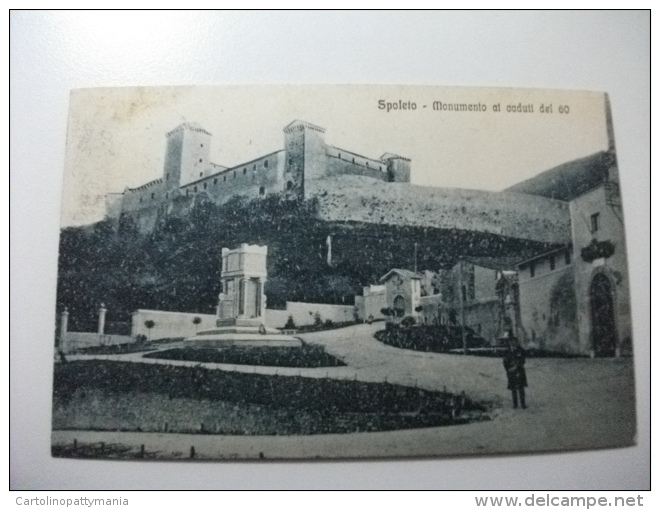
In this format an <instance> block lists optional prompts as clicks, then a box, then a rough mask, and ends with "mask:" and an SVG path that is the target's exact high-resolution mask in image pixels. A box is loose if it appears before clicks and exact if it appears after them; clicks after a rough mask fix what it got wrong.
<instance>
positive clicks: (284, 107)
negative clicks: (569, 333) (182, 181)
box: [62, 85, 608, 226]
mask: <svg viewBox="0 0 660 510" xmlns="http://www.w3.org/2000/svg"><path fill="white" fill-rule="evenodd" d="M438 102H441V103H442V104H443V105H445V107H443V108H442V109H439V108H437V104H438ZM388 103H389V104H390V107H389V108H388ZM434 103H435V104H436V108H435V109H434ZM455 104H465V105H474V106H473V107H472V110H473V111H453V110H450V109H447V108H449V106H448V105H455ZM394 105H396V107H395V106H394ZM542 106H543V107H544V108H543V110H547V109H548V107H549V106H551V111H548V112H546V111H541V110H542V108H541V107H542ZM388 110H389V111H388ZM474 110H478V111H474ZM523 110H527V111H523ZM296 119H299V120H304V121H307V122H311V123H312V124H316V125H318V126H321V127H323V128H325V129H326V133H325V140H326V143H327V144H329V145H333V146H336V147H339V148H341V149H344V150H348V151H351V152H355V153H358V154H361V155H364V156H367V157H371V158H379V157H380V156H381V155H382V154H383V153H386V152H390V153H395V154H399V155H401V156H405V157H407V158H410V159H411V160H412V161H411V182H412V183H413V184H417V185H422V186H436V187H450V188H471V189H483V190H492V191H499V190H502V189H504V188H506V187H508V186H511V185H513V184H515V183H517V182H520V181H522V180H525V179H527V178H530V177H533V176H534V175H537V174H538V173H540V172H542V171H544V170H547V169H549V168H552V167H553V166H556V165H558V164H561V163H564V162H567V161H570V160H573V159H576V158H579V157H583V156H587V155H589V154H593V153H595V152H597V151H600V150H604V149H606V148H607V145H608V141H607V129H606V124H605V101H604V95H603V94H602V93H598V92H584V91H565V90H564V91H557V90H541V89H539V90H533V89H507V88H458V87H455V88H447V87H423V86H415V87H406V86H347V85H341V86H340V85H337V86H286V85H278V86H255V87H245V86H233V87H231V86H225V87H162V88H156V87H152V88H106V89H103V88H97V89H79V90H74V91H72V93H71V98H70V110H69V123H68V129H67V147H66V161H65V172H64V187H63V193H64V196H63V207H62V226H73V225H82V224H87V223H91V222H94V221H98V220H100V219H102V218H103V216H104V213H105V196H106V194H107V193H117V192H122V191H123V190H124V189H125V188H126V187H136V186H139V185H141V184H144V183H146V182H148V181H150V180H153V179H156V178H159V177H161V176H162V172H163V163H164V153H165V141H166V139H165V135H166V133H167V132H169V131H171V130H172V129H174V128H175V127H176V126H177V125H179V124H180V123H182V122H191V123H192V122H197V123H199V124H200V125H201V126H202V127H204V128H205V129H206V130H207V131H209V132H210V133H211V134H212V135H213V138H212V142H211V149H210V151H211V161H212V162H214V163H217V164H220V165H224V166H230V167H231V166H234V165H239V164H241V163H243V162H245V161H249V160H251V159H254V158H256V157H258V156H261V155H263V154H267V153H270V152H274V151H277V150H280V149H282V148H283V146H284V134H283V131H282V129H283V128H284V127H285V126H286V125H287V124H289V123H290V122H291V121H293V120H296Z"/></svg>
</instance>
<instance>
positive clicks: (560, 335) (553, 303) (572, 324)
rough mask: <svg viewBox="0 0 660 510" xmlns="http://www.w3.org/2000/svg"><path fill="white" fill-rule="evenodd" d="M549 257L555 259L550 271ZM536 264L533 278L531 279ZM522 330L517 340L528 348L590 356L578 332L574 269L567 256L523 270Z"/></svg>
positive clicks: (558, 255) (544, 260)
mask: <svg viewBox="0 0 660 510" xmlns="http://www.w3.org/2000/svg"><path fill="white" fill-rule="evenodd" d="M550 256H554V258H555V260H554V262H553V264H554V268H551V260H550V258H549V257H550ZM532 264H533V272H534V276H531V272H532ZM518 282H519V288H520V316H521V328H520V330H519V331H518V338H519V339H520V341H521V344H522V345H523V347H525V348H537V349H545V350H549V351H556V352H566V353H573V354H580V353H582V354H586V353H588V346H586V345H581V342H580V341H579V337H578V330H577V316H576V295H575V278H574V275H573V265H572V263H571V262H570V261H569V259H567V258H566V256H565V253H564V252H560V253H555V254H553V255H548V256H545V257H541V258H538V259H536V260H533V261H530V262H528V263H527V264H524V265H522V266H520V268H519V273H518Z"/></svg>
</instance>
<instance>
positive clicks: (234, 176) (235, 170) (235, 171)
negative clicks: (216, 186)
mask: <svg viewBox="0 0 660 510" xmlns="http://www.w3.org/2000/svg"><path fill="white" fill-rule="evenodd" d="M234 179H236V170H234Z"/></svg>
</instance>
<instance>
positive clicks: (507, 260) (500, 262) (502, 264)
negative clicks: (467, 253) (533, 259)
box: [460, 257, 520, 271]
mask: <svg viewBox="0 0 660 510" xmlns="http://www.w3.org/2000/svg"><path fill="white" fill-rule="evenodd" d="M460 260H465V261H466V262H469V263H471V264H474V265H475V266H479V267H485V268H487V269H495V270H497V271H507V270H515V267H516V265H517V264H518V263H519V262H520V257H461V258H460Z"/></svg>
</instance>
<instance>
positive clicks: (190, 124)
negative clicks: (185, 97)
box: [166, 122, 211, 136]
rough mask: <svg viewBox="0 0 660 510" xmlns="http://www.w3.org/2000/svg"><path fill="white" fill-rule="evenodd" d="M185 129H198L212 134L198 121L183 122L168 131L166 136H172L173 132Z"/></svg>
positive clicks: (200, 131)
mask: <svg viewBox="0 0 660 510" xmlns="http://www.w3.org/2000/svg"><path fill="white" fill-rule="evenodd" d="M184 129H188V130H190V131H197V132H199V133H204V134H207V135H209V136H211V133H209V132H208V131H207V130H206V129H204V128H203V127H202V126H201V125H199V123H197V122H183V123H182V124H179V125H178V126H177V127H175V128H174V129H173V130H172V131H170V132H169V133H167V135H166V136H170V135H171V134H173V133H176V132H177V131H183V130H184Z"/></svg>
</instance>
